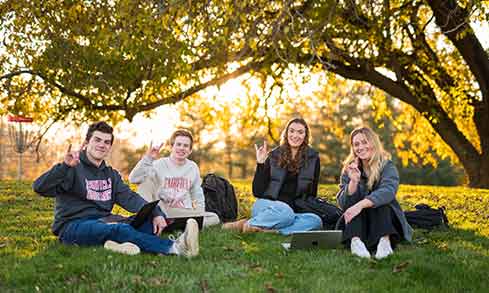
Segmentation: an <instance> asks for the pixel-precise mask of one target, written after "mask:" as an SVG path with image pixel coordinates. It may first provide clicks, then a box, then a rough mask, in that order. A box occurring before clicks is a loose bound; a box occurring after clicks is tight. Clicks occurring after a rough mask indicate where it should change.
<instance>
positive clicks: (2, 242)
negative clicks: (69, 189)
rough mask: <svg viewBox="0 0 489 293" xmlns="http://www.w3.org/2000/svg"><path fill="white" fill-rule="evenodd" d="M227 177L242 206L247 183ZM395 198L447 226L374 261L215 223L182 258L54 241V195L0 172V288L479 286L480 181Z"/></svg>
mask: <svg viewBox="0 0 489 293" xmlns="http://www.w3.org/2000/svg"><path fill="white" fill-rule="evenodd" d="M235 186H236V190H237V193H238V195H239V200H240V213H241V215H242V216H247V215H248V214H249V210H250V207H251V204H252V202H253V199H252V197H251V196H250V183H249V182H243V181H241V182H236V184H235ZM336 190H337V187H336V186H333V185H327V186H321V188H320V194H322V195H323V196H325V197H327V198H330V199H332V198H333V197H334V194H335V192H336ZM399 198H400V201H401V203H402V204H403V205H404V207H405V208H408V207H410V206H412V205H413V204H415V203H418V202H425V203H428V204H432V205H434V206H438V205H444V206H446V207H447V212H448V217H449V220H451V223H452V228H450V229H449V230H439V231H433V232H429V233H426V232H424V231H416V233H415V243H414V244H412V245H408V244H403V245H400V246H399V247H398V249H397V250H396V252H395V254H394V255H393V256H392V257H389V258H387V259H385V260H382V261H374V260H363V259H358V258H356V257H353V256H351V255H350V253H349V251H348V250H345V249H339V250H324V251H296V252H289V253H287V252H285V251H283V250H282V249H281V246H280V243H281V242H283V241H285V240H286V239H287V237H284V236H280V235H272V234H268V233H258V234H238V233H233V232H227V231H221V230H220V229H219V228H217V227H216V228H212V229H209V230H206V231H204V232H203V233H202V234H201V238H200V243H201V255H200V256H198V257H196V258H194V259H191V260H188V259H184V258H179V257H162V256H153V255H148V254H142V255H139V256H132V257H131V256H125V255H118V254H114V253H111V252H109V251H105V250H104V249H103V248H100V247H88V248H81V247H74V246H64V245H61V244H59V243H58V242H57V240H56V238H55V237H54V236H52V235H51V232H50V230H49V228H50V225H51V221H52V216H53V214H52V212H53V201H52V200H50V199H46V198H42V197H40V196H37V195H35V194H34V193H33V192H32V191H31V189H30V183H23V184H16V183H14V182H0V211H1V220H0V292H9V291H26V292H33V291H41V292H57V291H76V292H86V291H90V292H92V291H116V290H117V291H118V292H135V291H138V292H139V291H147V292H154V291H162V292H381V291H390V292H487V287H488V286H487V285H488V283H489V281H488V279H487V274H488V272H489V238H488V237H489V221H488V219H489V213H488V212H487V207H489V191H488V190H476V189H469V188H461V187H457V188H445V187H425V186H402V187H401V190H400V192H399Z"/></svg>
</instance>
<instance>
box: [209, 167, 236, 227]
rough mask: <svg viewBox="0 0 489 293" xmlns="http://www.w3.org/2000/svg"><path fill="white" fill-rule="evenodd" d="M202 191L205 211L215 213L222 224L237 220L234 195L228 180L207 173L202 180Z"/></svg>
mask: <svg viewBox="0 0 489 293" xmlns="http://www.w3.org/2000/svg"><path fill="white" fill-rule="evenodd" d="M202 189H203V190H204V196H205V210H206V211H208V212H213V213H216V214H217V215H218V216H219V219H220V220H221V222H223V223H225V222H230V221H235V220H236V219H237V218H238V201H237V200H236V193H235V192H234V187H233V185H232V184H231V183H229V181H228V180H226V179H225V178H222V177H220V176H217V175H215V174H212V173H209V174H207V175H205V177H204V180H202Z"/></svg>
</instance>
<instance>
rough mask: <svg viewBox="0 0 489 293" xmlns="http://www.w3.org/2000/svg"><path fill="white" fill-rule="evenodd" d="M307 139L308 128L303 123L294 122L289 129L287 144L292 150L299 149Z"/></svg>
mask: <svg viewBox="0 0 489 293" xmlns="http://www.w3.org/2000/svg"><path fill="white" fill-rule="evenodd" d="M305 137H306V127H305V126H304V125H302V124H301V123H296V122H293V123H291V124H290V125H289V128H288V129H287V142H288V143H289V145H290V147H291V148H299V147H300V146H301V145H302V143H303V142H304V139H305Z"/></svg>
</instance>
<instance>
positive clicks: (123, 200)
mask: <svg viewBox="0 0 489 293" xmlns="http://www.w3.org/2000/svg"><path fill="white" fill-rule="evenodd" d="M115 173H116V174H115V178H114V191H115V202H116V203H117V204H118V205H120V206H121V207H122V208H124V209H125V210H127V211H129V212H132V213H136V212H138V211H139V210H140V209H141V208H142V207H143V206H144V205H145V204H146V203H147V201H146V200H145V199H144V198H142V197H141V196H140V195H139V194H137V193H136V192H134V191H132V190H131V188H129V186H128V185H127V184H125V183H124V182H123V181H122V178H121V175H120V174H119V173H117V172H115ZM153 216H163V217H165V214H164V213H163V211H162V210H161V209H160V207H159V206H157V207H156V208H155V211H154V212H153Z"/></svg>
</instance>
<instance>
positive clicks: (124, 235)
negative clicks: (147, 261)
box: [59, 218, 173, 254]
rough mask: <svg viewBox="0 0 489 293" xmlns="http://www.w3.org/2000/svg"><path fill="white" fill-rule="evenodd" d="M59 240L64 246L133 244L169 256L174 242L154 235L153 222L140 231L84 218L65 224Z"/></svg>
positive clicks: (139, 229) (149, 221) (149, 220)
mask: <svg viewBox="0 0 489 293" xmlns="http://www.w3.org/2000/svg"><path fill="white" fill-rule="evenodd" d="M59 240H60V241H61V242H62V243H64V244H77V245H83V246H85V245H87V246H88V245H103V244H104V243H105V241H107V240H112V241H115V242H119V243H123V242H131V243H134V244H136V245H137V246H138V247H139V248H140V249H141V251H144V252H149V253H163V254H168V253H169V251H170V248H171V247H172V245H173V241H172V240H169V239H162V238H160V237H158V236H157V235H154V234H153V224H152V220H151V219H148V220H147V221H146V222H145V223H144V224H143V225H141V226H140V227H139V228H138V229H135V228H134V227H132V226H131V225H129V224H122V223H117V224H107V223H105V222H103V221H102V220H100V219H93V218H83V219H77V220H73V221H70V222H68V223H66V224H65V226H64V229H63V231H62V233H61V234H60V235H59Z"/></svg>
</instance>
